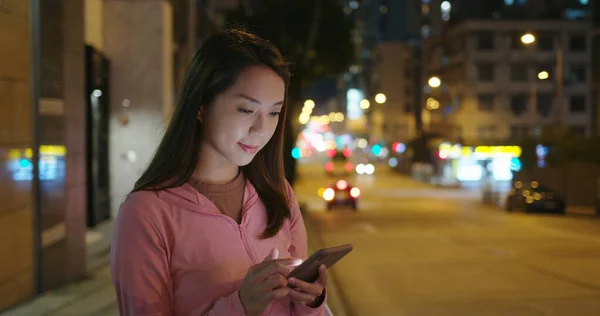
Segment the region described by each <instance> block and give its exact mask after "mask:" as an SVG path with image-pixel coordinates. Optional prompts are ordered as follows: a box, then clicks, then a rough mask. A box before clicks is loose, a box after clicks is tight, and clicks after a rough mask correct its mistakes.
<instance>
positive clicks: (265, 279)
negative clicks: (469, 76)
mask: <svg viewBox="0 0 600 316" xmlns="http://www.w3.org/2000/svg"><path fill="white" fill-rule="evenodd" d="M278 255H279V252H278V251H277V249H273V250H271V253H270V254H269V255H268V256H267V257H266V258H265V260H264V261H263V262H261V263H259V264H257V265H255V266H252V267H250V269H248V272H247V273H246V277H245V278H244V281H243V282H242V286H241V288H240V291H239V294H240V301H241V302H242V305H243V306H244V310H245V312H246V315H247V316H255V315H257V316H258V315H261V314H262V313H263V312H264V311H265V309H266V308H267V306H269V304H270V303H271V302H272V301H274V300H277V299H279V298H282V297H286V296H288V295H289V291H290V290H291V289H290V288H289V287H288V286H287V285H288V281H287V279H286V276H287V275H288V274H289V273H290V271H291V269H292V268H293V267H294V266H297V265H299V264H300V263H301V262H302V260H300V259H296V258H287V259H277V257H278Z"/></svg>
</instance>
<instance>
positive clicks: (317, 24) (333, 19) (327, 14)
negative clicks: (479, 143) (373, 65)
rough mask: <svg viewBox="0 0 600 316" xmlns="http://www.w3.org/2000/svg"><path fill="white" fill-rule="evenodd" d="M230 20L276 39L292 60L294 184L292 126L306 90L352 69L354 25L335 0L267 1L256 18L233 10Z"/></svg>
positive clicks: (289, 163) (289, 172) (291, 173)
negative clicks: (323, 79) (350, 67)
mask: <svg viewBox="0 0 600 316" xmlns="http://www.w3.org/2000/svg"><path fill="white" fill-rule="evenodd" d="M227 20H228V21H231V22H233V23H235V24H238V25H241V26H243V27H245V28H246V29H247V30H249V31H252V32H253V33H256V34H258V35H259V36H261V37H263V38H265V39H267V40H269V41H271V42H272V43H273V44H275V45H276V46H277V48H279V50H280V51H281V53H282V54H283V55H284V56H285V57H286V58H287V59H288V61H289V62H290V67H291V71H292V81H291V83H290V87H289V91H288V107H289V108H288V116H287V124H286V141H285V144H284V155H285V162H284V163H285V167H286V176H287V178H288V181H289V182H290V183H292V184H293V182H294V180H295V160H294V158H292V156H291V151H292V148H293V146H294V141H295V139H296V136H297V131H295V130H294V127H293V126H294V124H293V122H294V121H295V120H296V118H297V116H298V114H299V112H300V107H299V105H301V104H302V103H303V102H302V101H303V97H302V95H303V91H304V89H306V87H308V86H309V85H310V84H312V83H314V82H315V81H317V80H319V79H321V78H326V77H331V76H334V75H337V74H340V73H342V72H345V71H347V69H348V67H349V66H350V64H351V63H352V61H353V60H354V47H353V44H352V42H351V39H350V32H351V30H352V22H351V20H350V19H349V18H347V17H346V16H345V15H344V12H343V8H342V7H341V5H340V3H339V1H336V0H299V1H289V0H288V1H281V0H262V1H258V3H257V10H256V11H255V12H254V13H253V14H252V15H250V16H248V15H246V14H245V12H244V10H242V9H241V8H240V9H239V10H236V11H232V12H229V13H228V15H227Z"/></svg>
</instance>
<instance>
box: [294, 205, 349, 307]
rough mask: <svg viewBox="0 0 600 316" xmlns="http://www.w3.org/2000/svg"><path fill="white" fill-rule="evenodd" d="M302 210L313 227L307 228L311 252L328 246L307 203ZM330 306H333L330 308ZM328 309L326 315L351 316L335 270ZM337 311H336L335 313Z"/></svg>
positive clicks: (329, 289) (330, 279)
mask: <svg viewBox="0 0 600 316" xmlns="http://www.w3.org/2000/svg"><path fill="white" fill-rule="evenodd" d="M300 211H301V213H302V217H303V218H304V223H305V226H307V228H308V227H309V225H310V227H311V229H310V233H309V232H308V231H309V229H307V235H308V239H309V242H308V244H309V245H310V244H312V245H313V247H312V248H316V249H309V253H311V252H312V251H316V250H317V249H320V248H324V247H326V245H325V242H324V241H323V236H321V234H320V232H319V231H318V230H317V229H316V228H317V227H318V224H317V222H316V221H315V219H314V218H313V217H312V216H311V214H310V213H309V212H308V211H307V207H306V204H304V203H301V204H300ZM330 306H331V307H333V308H332V309H330ZM325 307H326V309H327V310H328V312H329V313H328V314H327V313H326V315H335V316H350V315H351V314H349V313H348V311H346V304H344V299H343V293H342V291H341V290H340V286H339V283H338V282H337V278H336V275H335V271H333V270H330V271H329V282H328V284H327V305H326V306H325ZM333 312H335V313H333Z"/></svg>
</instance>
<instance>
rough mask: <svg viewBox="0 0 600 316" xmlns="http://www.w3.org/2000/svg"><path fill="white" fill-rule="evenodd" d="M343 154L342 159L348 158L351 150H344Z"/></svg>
mask: <svg viewBox="0 0 600 316" xmlns="http://www.w3.org/2000/svg"><path fill="white" fill-rule="evenodd" d="M343 154H344V157H346V158H348V157H350V155H352V149H350V148H346V149H344V151H343Z"/></svg>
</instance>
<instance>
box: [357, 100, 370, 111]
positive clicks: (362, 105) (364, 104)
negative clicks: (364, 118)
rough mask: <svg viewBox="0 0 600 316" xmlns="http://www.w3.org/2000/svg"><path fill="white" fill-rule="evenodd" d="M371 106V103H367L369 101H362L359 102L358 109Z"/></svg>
mask: <svg viewBox="0 0 600 316" xmlns="http://www.w3.org/2000/svg"><path fill="white" fill-rule="evenodd" d="M370 106H371V102H369V100H367V99H363V100H361V101H360V108H361V109H363V110H366V109H368V108H369V107H370Z"/></svg>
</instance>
